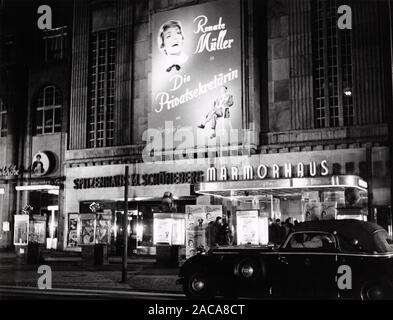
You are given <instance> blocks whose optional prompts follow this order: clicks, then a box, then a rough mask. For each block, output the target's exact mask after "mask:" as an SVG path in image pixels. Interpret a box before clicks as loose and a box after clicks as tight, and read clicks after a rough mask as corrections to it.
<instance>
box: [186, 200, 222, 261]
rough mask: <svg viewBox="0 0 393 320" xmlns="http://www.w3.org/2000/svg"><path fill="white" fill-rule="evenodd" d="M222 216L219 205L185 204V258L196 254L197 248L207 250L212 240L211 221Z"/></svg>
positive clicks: (212, 229) (215, 236) (214, 236)
mask: <svg viewBox="0 0 393 320" xmlns="http://www.w3.org/2000/svg"><path fill="white" fill-rule="evenodd" d="M217 217H222V206H221V205H188V206H186V228H187V229H186V258H187V259H188V258H189V257H191V256H193V255H196V254H197V251H198V250H202V249H203V250H206V251H208V250H209V249H210V248H211V247H212V243H211V242H212V241H213V242H214V240H213V239H214V238H217V234H216V235H213V234H212V232H213V231H214V230H215V229H214V228H213V223H214V222H215V221H216V218H217Z"/></svg>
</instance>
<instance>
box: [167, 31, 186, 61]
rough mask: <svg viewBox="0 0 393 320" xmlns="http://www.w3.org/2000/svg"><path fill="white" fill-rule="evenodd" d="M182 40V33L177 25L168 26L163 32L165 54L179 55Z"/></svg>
mask: <svg viewBox="0 0 393 320" xmlns="http://www.w3.org/2000/svg"><path fill="white" fill-rule="evenodd" d="M183 41H184V39H183V34H182V32H181V31H180V29H179V28H178V27H170V28H168V29H166V30H165V31H164V33H163V42H164V50H165V52H166V54H167V55H180V54H181V53H182V50H183Z"/></svg>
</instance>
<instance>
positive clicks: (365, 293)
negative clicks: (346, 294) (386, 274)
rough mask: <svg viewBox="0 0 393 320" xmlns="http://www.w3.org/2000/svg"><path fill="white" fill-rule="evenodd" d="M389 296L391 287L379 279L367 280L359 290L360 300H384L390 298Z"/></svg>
mask: <svg viewBox="0 0 393 320" xmlns="http://www.w3.org/2000/svg"><path fill="white" fill-rule="evenodd" d="M391 296H392V290H391V288H390V287H389V285H388V284H386V283H384V282H383V281H381V280H372V281H367V282H365V283H364V284H363V286H362V288H361V290H360V298H361V299H362V300H384V299H390V298H391Z"/></svg>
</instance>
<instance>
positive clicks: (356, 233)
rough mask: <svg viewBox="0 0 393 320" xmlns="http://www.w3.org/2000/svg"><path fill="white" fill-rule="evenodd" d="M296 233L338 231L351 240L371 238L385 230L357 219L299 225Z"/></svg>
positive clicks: (318, 221)
mask: <svg viewBox="0 0 393 320" xmlns="http://www.w3.org/2000/svg"><path fill="white" fill-rule="evenodd" d="M294 230H295V232H299V231H325V232H333V231H336V232H337V233H338V234H344V235H346V236H347V237H351V238H362V237H367V236H368V237H369V236H370V235H372V234H374V233H375V232H376V231H379V230H385V229H384V228H383V227H381V226H380V225H378V224H376V223H372V222H366V221H360V220H355V219H343V220H315V221H307V222H302V223H299V224H298V225H297V226H295V228H294Z"/></svg>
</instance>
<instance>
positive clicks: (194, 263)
mask: <svg viewBox="0 0 393 320" xmlns="http://www.w3.org/2000/svg"><path fill="white" fill-rule="evenodd" d="M215 262H216V261H215V259H214V258H213V257H212V256H209V255H202V254H198V255H195V256H192V257H191V258H189V259H187V260H186V261H185V262H184V263H183V265H182V266H181V268H180V270H179V277H180V278H183V277H184V276H185V274H186V273H187V272H188V271H190V270H195V269H197V270H203V271H205V272H207V273H208V274H211V275H213V274H216V270H217V263H215Z"/></svg>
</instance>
